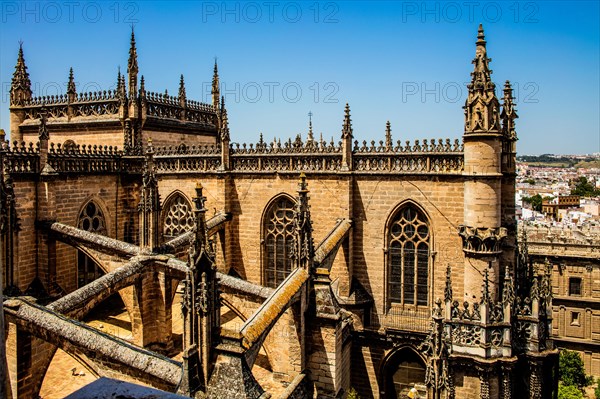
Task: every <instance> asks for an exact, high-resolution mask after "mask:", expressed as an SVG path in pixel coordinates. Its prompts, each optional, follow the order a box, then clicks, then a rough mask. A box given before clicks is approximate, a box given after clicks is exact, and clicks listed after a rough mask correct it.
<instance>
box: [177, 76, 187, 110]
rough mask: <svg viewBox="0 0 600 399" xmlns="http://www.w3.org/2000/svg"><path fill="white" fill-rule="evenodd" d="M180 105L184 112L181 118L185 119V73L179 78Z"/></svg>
mask: <svg viewBox="0 0 600 399" xmlns="http://www.w3.org/2000/svg"><path fill="white" fill-rule="evenodd" d="M178 98H179V106H180V107H181V108H183V110H182V112H181V119H182V120H185V114H186V108H187V107H186V106H187V104H186V103H187V96H186V94H185V82H184V80H183V74H181V77H180V78H179V95H178Z"/></svg>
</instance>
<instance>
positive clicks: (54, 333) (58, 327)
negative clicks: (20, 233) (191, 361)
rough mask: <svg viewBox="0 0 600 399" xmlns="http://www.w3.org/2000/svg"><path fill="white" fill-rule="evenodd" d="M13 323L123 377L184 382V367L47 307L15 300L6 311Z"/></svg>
mask: <svg viewBox="0 0 600 399" xmlns="http://www.w3.org/2000/svg"><path fill="white" fill-rule="evenodd" d="M5 315H6V317H7V319H8V320H9V321H10V322H13V323H16V324H17V325H18V326H19V327H20V328H22V329H24V330H26V331H28V332H29V333H31V334H32V335H34V336H37V337H39V338H41V339H43V340H45V341H47V342H50V343H52V344H54V345H56V346H58V347H59V348H61V349H63V350H64V351H66V352H67V353H70V352H72V351H74V352H75V353H82V354H84V355H86V356H87V357H88V358H90V359H95V360H96V361H99V362H102V363H109V364H112V365H114V367H117V368H118V370H119V371H120V372H122V373H123V374H126V375H129V376H131V377H133V378H135V379H139V380H140V381H143V382H145V383H148V384H152V385H157V386H159V387H161V388H166V387H169V386H171V387H175V386H176V385H177V384H178V383H179V380H180V379H181V364H180V363H178V362H176V361H174V360H171V359H169V358H167V357H164V356H161V355H159V354H157V353H155V352H151V351H148V350H146V349H143V348H140V347H137V346H135V345H132V344H130V343H128V342H127V341H123V340H121V339H119V338H116V337H114V336H111V335H108V334H105V333H102V332H100V331H97V330H95V329H94V328H92V327H89V326H87V325H85V324H83V323H79V322H77V321H75V320H72V319H68V318H66V317H65V316H62V315H60V314H58V313H55V312H53V311H51V310H49V309H48V308H45V307H43V306H40V305H36V304H33V303H29V302H27V301H24V300H19V299H13V300H11V302H10V303H9V304H7V306H6V308H5Z"/></svg>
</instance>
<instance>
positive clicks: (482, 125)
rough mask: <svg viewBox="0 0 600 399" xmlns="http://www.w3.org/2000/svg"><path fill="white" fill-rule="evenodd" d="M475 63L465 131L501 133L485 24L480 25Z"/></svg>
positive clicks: (466, 109)
mask: <svg viewBox="0 0 600 399" xmlns="http://www.w3.org/2000/svg"><path fill="white" fill-rule="evenodd" d="M475 44H476V49H475V58H474V59H473V65H475V67H474V69H473V72H471V83H469V84H468V85H467V88H468V91H469V93H468V96H467V100H466V102H465V106H464V110H465V133H476V132H486V133H499V131H500V114H499V108H500V107H499V103H498V99H497V98H496V94H495V92H494V90H495V88H496V86H495V85H494V83H493V82H492V78H491V74H492V70H491V69H490V68H489V63H490V62H491V61H492V60H491V58H488V56H487V49H486V41H485V35H484V33H483V26H482V25H481V24H480V25H479V32H478V34H477V41H476V42H475Z"/></svg>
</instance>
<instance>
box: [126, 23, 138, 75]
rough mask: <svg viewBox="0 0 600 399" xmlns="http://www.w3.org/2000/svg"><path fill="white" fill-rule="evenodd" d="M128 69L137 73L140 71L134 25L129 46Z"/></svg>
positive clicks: (129, 71)
mask: <svg viewBox="0 0 600 399" xmlns="http://www.w3.org/2000/svg"><path fill="white" fill-rule="evenodd" d="M127 71H128V73H130V74H131V73H132V72H133V73H137V72H138V63H137V49H136V46H135V32H134V30H133V25H132V26H131V40H130V46H129V61H128V63H127Z"/></svg>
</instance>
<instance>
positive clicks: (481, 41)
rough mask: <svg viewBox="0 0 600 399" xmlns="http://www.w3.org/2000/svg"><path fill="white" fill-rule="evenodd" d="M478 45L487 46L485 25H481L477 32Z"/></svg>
mask: <svg viewBox="0 0 600 399" xmlns="http://www.w3.org/2000/svg"><path fill="white" fill-rule="evenodd" d="M477 44H482V45H484V46H485V35H484V33H483V24H479V29H478V30H477Z"/></svg>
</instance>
